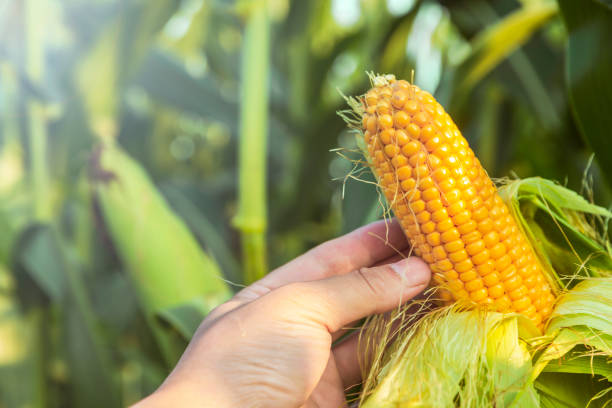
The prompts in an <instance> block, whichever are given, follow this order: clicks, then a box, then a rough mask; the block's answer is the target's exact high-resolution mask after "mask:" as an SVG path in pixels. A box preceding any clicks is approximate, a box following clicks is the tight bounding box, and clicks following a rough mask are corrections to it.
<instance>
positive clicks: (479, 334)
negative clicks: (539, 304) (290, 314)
mask: <svg viewBox="0 0 612 408" xmlns="http://www.w3.org/2000/svg"><path fill="white" fill-rule="evenodd" d="M522 333H532V334H533V333H537V330H535V328H534V327H533V326H532V324H531V322H529V321H528V320H527V319H523V318H520V317H517V316H516V315H502V314H499V313H487V312H483V311H479V310H472V311H460V310H458V309H457V308H456V307H450V308H443V309H438V310H436V311H434V312H430V313H428V314H427V315H425V317H423V318H422V319H421V320H420V321H418V322H417V323H416V324H415V325H413V326H412V327H411V328H410V329H409V330H408V333H407V334H402V337H401V339H400V340H399V344H396V345H394V348H393V351H391V352H390V356H389V357H388V361H387V363H386V365H385V366H384V368H383V369H382V370H381V371H380V373H378V375H377V377H376V378H375V379H374V378H369V379H368V381H366V383H365V388H364V389H365V394H367V395H368V397H367V399H366V400H365V402H364V403H363V405H362V406H363V407H366V408H367V407H397V406H404V404H405V405H406V406H428V407H429V406H432V407H434V406H435V407H455V406H460V407H490V406H499V407H504V406H512V405H513V404H515V406H521V407H538V406H539V402H538V395H537V393H536V392H535V389H534V388H533V387H532V386H531V384H530V383H529V382H528V381H527V379H528V378H529V374H530V372H531V369H532V367H531V356H530V353H529V351H528V349H527V343H526V342H525V341H524V340H522V339H521V337H520V335H521V334H522ZM374 384H375V385H374Z"/></svg>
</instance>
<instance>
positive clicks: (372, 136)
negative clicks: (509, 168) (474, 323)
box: [361, 76, 555, 326]
mask: <svg viewBox="0 0 612 408" xmlns="http://www.w3.org/2000/svg"><path fill="white" fill-rule="evenodd" d="M374 83H375V86H374V87H373V88H372V89H371V90H370V91H368V93H367V94H366V96H365V97H364V98H363V99H362V102H363V112H364V114H363V120H362V122H361V124H362V128H363V131H364V141H365V143H366V145H367V149H366V151H367V154H368V155H369V157H368V159H369V162H370V164H371V167H372V169H373V171H374V173H375V175H376V177H377V179H378V180H379V182H380V184H381V185H382V187H383V188H382V190H383V192H384V194H385V196H386V198H387V201H389V202H390V203H391V206H392V208H393V211H394V212H395V215H396V216H397V218H398V219H400V220H402V226H403V227H404V228H405V230H404V231H405V232H406V235H407V236H408V238H409V239H410V241H411V242H412V244H413V245H414V247H415V253H418V254H422V257H423V259H424V260H425V261H426V262H427V263H429V264H430V266H431V267H432V269H433V270H434V271H435V272H436V273H437V274H438V277H437V278H436V282H438V284H441V285H445V286H446V289H448V290H449V291H450V295H451V296H452V298H454V299H470V300H472V301H474V302H477V303H480V304H488V305H490V306H489V307H491V308H493V309H494V310H497V311H500V312H506V311H514V312H522V313H524V314H525V315H526V316H528V317H529V318H531V319H532V321H533V322H534V323H535V324H537V325H540V326H541V325H542V324H544V323H545V322H546V319H547V318H548V316H549V314H550V312H551V310H552V306H553V304H554V301H555V296H554V295H553V293H552V290H551V288H550V285H549V284H548V282H547V280H546V277H545V276H544V274H543V271H542V267H541V266H540V264H539V262H538V260H537V257H536V256H535V254H534V252H533V250H532V249H531V247H530V246H529V244H528V242H527V240H526V239H525V237H523V236H522V235H521V231H520V230H519V228H518V226H517V224H516V221H515V220H514V219H513V217H512V216H511V214H510V212H509V211H508V208H507V207H506V205H505V204H504V202H503V201H502V200H501V198H500V197H499V196H498V195H497V190H496V188H495V185H494V184H493V183H492V182H491V180H490V179H489V177H488V176H487V174H486V171H485V170H484V169H483V168H482V166H481V165H480V162H479V161H478V159H477V158H476V157H475V155H474V152H473V151H472V150H471V149H470V148H469V146H468V144H467V142H466V140H465V139H464V138H463V136H462V135H461V132H459V129H457V126H456V125H455V124H454V123H453V121H452V119H451V118H450V116H448V114H447V113H446V112H445V111H444V108H443V107H442V106H440V105H439V104H438V103H437V102H436V101H435V99H434V98H433V97H432V96H431V95H430V94H428V93H427V92H425V91H422V90H420V89H419V88H418V87H416V86H414V85H412V84H410V83H408V82H406V81H397V80H395V79H393V78H392V77H390V76H385V77H378V78H376V80H375V81H374ZM442 292H444V290H443V291H441V293H442ZM444 293H446V292H444ZM446 296H447V297H448V296H449V295H448V293H447V294H446Z"/></svg>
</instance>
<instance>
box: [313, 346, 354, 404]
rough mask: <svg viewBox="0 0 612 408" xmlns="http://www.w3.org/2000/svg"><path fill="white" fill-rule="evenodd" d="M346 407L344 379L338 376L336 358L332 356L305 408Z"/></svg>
mask: <svg viewBox="0 0 612 408" xmlns="http://www.w3.org/2000/svg"><path fill="white" fill-rule="evenodd" d="M346 406H347V405H346V398H345V397H344V388H343V383H342V378H341V377H340V376H339V375H338V369H337V367H336V362H335V361H334V356H330V357H329V360H328V362H327V367H325V371H323V375H322V376H321V379H320V380H319V383H318V384H317V386H316V387H315V389H314V391H313V392H312V394H310V397H308V401H306V404H304V407H303V408H310V407H317V408H325V407H330V408H331V407H333V408H346Z"/></svg>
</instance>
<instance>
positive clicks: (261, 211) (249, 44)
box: [234, 1, 270, 284]
mask: <svg viewBox="0 0 612 408" xmlns="http://www.w3.org/2000/svg"><path fill="white" fill-rule="evenodd" d="M269 52H270V26H269V20H268V8H267V2H266V1H258V2H256V3H254V4H253V5H252V7H251V9H250V14H249V16H248V19H247V23H246V29H245V35H244V44H243V53H242V87H241V94H242V95H241V107H240V142H239V147H238V150H239V151H238V154H239V166H240V174H239V194H238V213H237V214H236V218H235V219H234V225H235V227H236V228H238V229H239V230H240V233H241V239H242V256H243V271H244V281H245V283H246V284H249V283H251V282H253V281H255V280H257V279H259V278H261V277H262V276H264V275H265V274H266V272H267V259H266V258H267V256H266V237H265V235H266V227H267V211H266V156H267V155H266V152H267V133H268V66H269Z"/></svg>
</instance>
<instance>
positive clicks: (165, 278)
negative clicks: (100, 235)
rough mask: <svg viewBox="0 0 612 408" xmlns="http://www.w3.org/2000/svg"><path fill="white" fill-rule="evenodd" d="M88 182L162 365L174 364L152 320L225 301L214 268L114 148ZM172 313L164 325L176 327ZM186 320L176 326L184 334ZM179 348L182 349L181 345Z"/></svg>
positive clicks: (171, 349) (171, 347) (173, 352)
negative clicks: (192, 306)
mask: <svg viewBox="0 0 612 408" xmlns="http://www.w3.org/2000/svg"><path fill="white" fill-rule="evenodd" d="M94 167H95V168H94V170H93V172H94V179H95V180H94V182H95V188H96V192H97V199H98V202H99V203H100V208H101V210H102V213H103V216H104V220H105V223H106V226H107V228H108V230H109V232H110V235H111V237H112V240H113V243H114V244H115V248H116V250H117V252H118V253H119V256H120V257H121V260H122V262H123V263H124V265H125V266H126V268H127V271H128V272H129V274H130V277H131V280H132V282H133V284H134V286H135V288H136V290H137V292H138V295H139V299H140V302H141V305H142V307H143V309H144V311H145V314H146V316H147V318H148V319H149V323H150V324H151V325H152V327H153V328H154V331H155V332H156V335H157V340H158V342H159V344H160V347H161V348H162V350H163V351H164V354H165V356H166V360H167V361H168V363H170V364H172V363H174V362H175V361H176V358H177V357H178V354H179V353H180V352H181V351H182V350H181V347H180V346H179V345H177V344H175V340H176V339H174V336H172V335H168V333H165V332H164V330H163V327H162V326H161V325H160V323H159V321H158V320H156V316H158V314H159V313H162V314H164V313H167V312H164V311H167V310H170V309H172V308H176V307H179V306H181V305H184V304H186V303H190V302H199V304H200V306H201V307H200V311H201V313H202V316H204V315H206V313H208V312H209V311H210V310H211V309H212V308H214V307H215V306H217V305H218V304H219V303H221V302H223V301H225V300H226V299H228V298H229V296H230V293H231V292H230V290H229V288H228V286H227V284H226V283H225V281H224V280H223V277H222V275H221V273H220V271H219V268H218V266H217V264H216V263H215V262H214V261H213V260H212V259H211V258H210V257H209V256H208V255H207V254H206V253H205V252H204V251H202V249H201V248H200V246H199V244H198V242H197V240H196V239H195V238H194V237H193V235H192V234H191V232H190V231H189V229H188V228H187V227H186V226H185V224H184V223H183V222H182V220H181V219H180V218H178V217H177V216H176V215H174V213H173V212H172V211H171V209H170V208H169V206H168V204H167V203H166V201H165V200H164V199H163V197H162V196H161V195H160V194H159V193H158V191H157V190H156V189H155V187H154V186H153V184H152V183H151V181H150V179H149V177H148V176H147V174H146V173H145V171H144V170H143V169H142V168H141V167H140V165H139V164H138V163H136V162H135V161H134V160H132V159H131V158H130V157H129V156H127V155H126V154H125V153H123V152H122V151H121V150H119V148H117V147H112V146H107V147H104V148H101V150H100V151H99V155H98V157H97V158H96V160H95V163H94ZM177 319H180V315H177V314H174V315H173V319H170V322H177ZM185 327H191V323H190V320H187V321H185V322H180V323H179V324H178V325H177V329H178V331H179V333H181V332H182V333H186V332H185ZM183 346H184V345H183Z"/></svg>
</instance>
